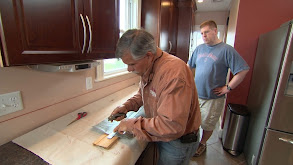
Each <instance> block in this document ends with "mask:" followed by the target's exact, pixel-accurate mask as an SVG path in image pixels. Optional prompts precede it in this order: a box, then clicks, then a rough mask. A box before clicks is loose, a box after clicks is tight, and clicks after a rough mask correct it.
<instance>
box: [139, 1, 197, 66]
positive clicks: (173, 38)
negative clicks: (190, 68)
mask: <svg viewBox="0 0 293 165" xmlns="http://www.w3.org/2000/svg"><path fill="white" fill-rule="evenodd" d="M195 10H196V4H195V1H194V0H161V1H157V0H149V1H142V17H141V24H142V27H144V28H145V29H146V30H147V31H149V32H150V33H151V34H153V35H154V37H155V39H156V42H157V43H158V46H159V47H160V48H161V49H162V50H163V51H166V52H168V53H170V54H173V55H175V56H177V57H179V58H181V59H182V60H183V61H185V62H187V60H188V57H189V47H190V37H191V34H192V26H193V25H194V20H193V19H194V17H193V15H194V12H195Z"/></svg>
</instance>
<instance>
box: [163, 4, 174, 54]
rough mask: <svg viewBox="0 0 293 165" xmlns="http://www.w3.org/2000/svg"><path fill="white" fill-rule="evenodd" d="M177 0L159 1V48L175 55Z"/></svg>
mask: <svg viewBox="0 0 293 165" xmlns="http://www.w3.org/2000/svg"><path fill="white" fill-rule="evenodd" d="M176 2H177V1H174V0H162V1H161V18H160V21H161V22H160V48H161V49H162V50H163V51H165V52H168V53H170V54H173V55H176V45H177V27H178V23H177V22H178V21H177V20H178V7H177V3H176Z"/></svg>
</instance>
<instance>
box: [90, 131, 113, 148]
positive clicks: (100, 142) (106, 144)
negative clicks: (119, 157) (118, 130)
mask: <svg viewBox="0 0 293 165" xmlns="http://www.w3.org/2000/svg"><path fill="white" fill-rule="evenodd" d="M107 136H108V135H107V134H103V135H101V136H100V137H99V138H98V139H97V140H95V141H94V143H93V145H95V146H100V147H103V148H105V149H109V148H110V147H111V146H112V145H113V144H114V143H115V142H116V141H117V140H118V139H119V137H117V136H114V137H113V138H112V139H108V138H107Z"/></svg>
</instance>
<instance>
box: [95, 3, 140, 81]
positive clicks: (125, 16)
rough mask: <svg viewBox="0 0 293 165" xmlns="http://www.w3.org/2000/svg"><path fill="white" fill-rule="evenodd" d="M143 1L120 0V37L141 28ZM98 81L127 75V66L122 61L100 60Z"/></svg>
mask: <svg viewBox="0 0 293 165" xmlns="http://www.w3.org/2000/svg"><path fill="white" fill-rule="evenodd" d="M140 11H141V0H120V13H119V15H120V36H122V34H123V33H124V32H125V31H127V30H128V29H133V28H139V27H140V17H141V15H140V13H141V12H140ZM100 63H101V65H100V66H98V67H97V76H96V80H97V81H100V80H103V79H106V78H109V77H113V76H116V75H117V74H118V75H120V74H123V73H127V65H125V64H124V63H123V62H122V60H121V59H117V58H114V59H104V60H100Z"/></svg>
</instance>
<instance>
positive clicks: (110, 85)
mask: <svg viewBox="0 0 293 165" xmlns="http://www.w3.org/2000/svg"><path fill="white" fill-rule="evenodd" d="M0 77H1V81H0V94H5V93H10V92H15V91H20V92H21V96H22V101H23V107H24V109H23V110H20V111H17V112H14V113H10V114H7V115H4V116H0V132H1V135H0V145H2V144H5V143H7V142H9V141H11V140H12V139H14V138H16V137H18V136H21V135H23V134H25V133H27V132H29V131H31V130H33V129H35V128H37V127H39V126H41V125H43V124H46V123H48V122H50V121H52V120H54V119H56V118H58V117H60V116H63V115H65V114H67V113H69V112H72V111H75V110H77V109H78V108H81V107H83V106H85V105H87V104H90V103H92V102H94V101H96V100H98V99H101V98H103V97H105V96H108V95H110V94H112V93H114V92H116V91H119V90H121V89H124V88H126V87H129V86H131V85H133V84H137V83H138V82H139V76H137V75H135V74H132V73H128V74H125V75H121V76H119V77H115V78H111V79H107V80H104V81H100V82H94V79H95V69H91V70H87V71H81V72H74V73H69V72H59V73H52V72H40V71H35V70H32V69H30V68H28V67H26V66H19V67H4V68H0ZM88 77H92V80H93V82H92V83H93V88H92V89H89V90H87V89H86V78H88Z"/></svg>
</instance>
